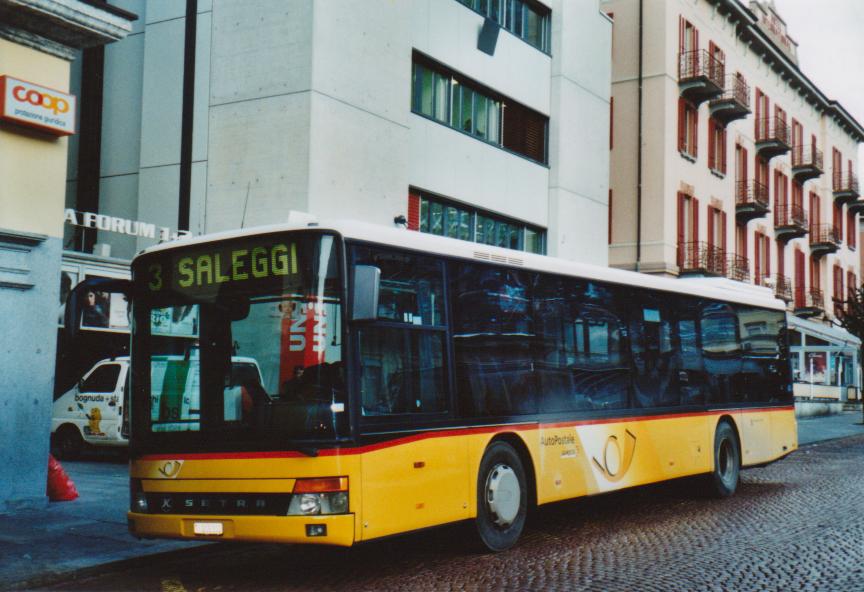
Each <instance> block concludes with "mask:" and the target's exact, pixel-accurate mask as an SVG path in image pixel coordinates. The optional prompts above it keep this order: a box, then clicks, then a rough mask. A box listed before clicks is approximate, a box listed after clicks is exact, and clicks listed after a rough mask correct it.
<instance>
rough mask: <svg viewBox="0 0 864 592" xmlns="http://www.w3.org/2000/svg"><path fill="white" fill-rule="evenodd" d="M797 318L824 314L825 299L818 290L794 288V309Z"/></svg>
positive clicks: (802, 287)
mask: <svg viewBox="0 0 864 592" xmlns="http://www.w3.org/2000/svg"><path fill="white" fill-rule="evenodd" d="M794 312H795V314H796V315H797V316H799V317H813V316H816V315H820V314H822V313H824V312H825V298H824V297H823V296H822V290H820V289H819V288H810V289H809V290H808V289H805V288H804V286H796V287H795V309H794Z"/></svg>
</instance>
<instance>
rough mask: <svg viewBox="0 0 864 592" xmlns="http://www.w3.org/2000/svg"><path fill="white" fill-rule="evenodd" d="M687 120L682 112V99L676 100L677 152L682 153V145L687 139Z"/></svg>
mask: <svg viewBox="0 0 864 592" xmlns="http://www.w3.org/2000/svg"><path fill="white" fill-rule="evenodd" d="M686 125H687V119H686V117H685V111H684V99H681V98H679V99H678V151H679V152H683V151H684V143H685V140H686V137H687V128H686Z"/></svg>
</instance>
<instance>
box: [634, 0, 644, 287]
mask: <svg viewBox="0 0 864 592" xmlns="http://www.w3.org/2000/svg"><path fill="white" fill-rule="evenodd" d="M642 2H643V0H639V99H638V101H639V105H638V107H637V112H638V114H639V115H638V124H637V127H638V128H639V132H638V144H637V146H636V271H641V269H640V268H641V266H642Z"/></svg>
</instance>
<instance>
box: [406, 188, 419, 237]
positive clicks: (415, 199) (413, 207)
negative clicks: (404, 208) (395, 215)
mask: <svg viewBox="0 0 864 592" xmlns="http://www.w3.org/2000/svg"><path fill="white" fill-rule="evenodd" d="M408 230H420V196H419V195H417V194H415V193H409V194H408Z"/></svg>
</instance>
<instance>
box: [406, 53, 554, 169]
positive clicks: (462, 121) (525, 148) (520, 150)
mask: <svg viewBox="0 0 864 592" xmlns="http://www.w3.org/2000/svg"><path fill="white" fill-rule="evenodd" d="M411 88H412V95H413V96H412V100H411V109H412V111H414V113H417V114H419V115H423V116H425V117H428V118H430V119H433V120H435V121H438V122H440V123H443V124H444V125H448V126H450V127H452V128H453V129H457V130H461V131H463V132H465V133H466V134H470V135H472V136H474V137H475V138H479V139H481V140H484V141H486V142H489V143H491V144H495V145H496V146H500V147H503V148H505V149H507V150H510V151H512V152H516V153H517V154H520V155H522V156H525V157H526V158H530V159H531V160H534V161H536V162H539V163H542V164H546V162H547V156H546V135H547V130H548V127H549V118H548V117H546V116H545V115H541V114H540V113H537V112H536V111H533V110H532V109H529V108H528V107H525V106H524V105H521V104H519V103H516V102H514V101H511V100H510V99H505V98H504V97H502V96H500V95H496V94H495V93H494V92H493V91H491V90H489V89H486V88H483V87H482V86H481V85H479V84H477V83H476V82H473V81H471V80H469V79H467V78H464V77H463V76H460V75H457V74H456V73H454V72H452V71H449V70H448V69H447V68H445V67H444V66H441V65H440V64H437V63H434V62H432V61H431V60H429V59H428V58H425V57H423V56H420V55H419V54H414V72H413V80H412V87H411Z"/></svg>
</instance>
